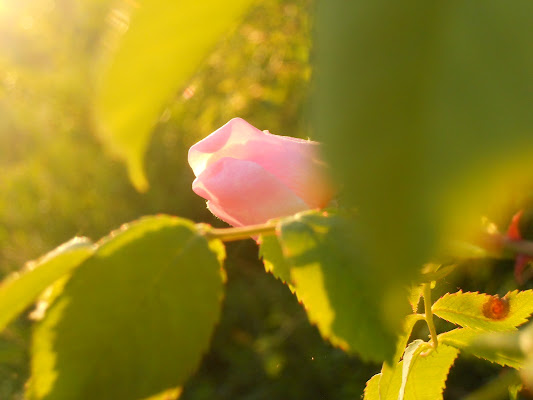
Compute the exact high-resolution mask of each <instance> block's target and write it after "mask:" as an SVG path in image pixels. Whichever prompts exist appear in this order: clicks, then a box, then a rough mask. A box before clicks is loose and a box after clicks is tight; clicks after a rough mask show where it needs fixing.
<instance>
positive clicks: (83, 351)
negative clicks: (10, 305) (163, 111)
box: [28, 216, 223, 400]
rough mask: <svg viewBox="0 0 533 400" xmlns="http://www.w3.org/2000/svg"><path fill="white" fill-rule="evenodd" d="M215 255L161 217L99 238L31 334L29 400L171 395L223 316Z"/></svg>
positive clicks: (181, 225)
mask: <svg viewBox="0 0 533 400" xmlns="http://www.w3.org/2000/svg"><path fill="white" fill-rule="evenodd" d="M216 247H218V248H219V249H223V247H222V246H216ZM213 248H215V246H209V244H208V242H207V241H206V240H205V238H204V237H203V236H201V235H200V234H198V233H197V231H196V228H195V226H194V225H193V224H192V223H191V222H189V221H186V220H182V219H178V218H173V217H167V216H158V217H147V218H143V219H141V220H139V221H137V222H134V223H132V224H130V225H126V226H124V227H123V228H121V230H120V231H117V232H113V233H112V234H111V235H110V236H108V237H107V238H105V239H104V241H103V244H102V245H101V246H100V247H99V248H98V250H97V252H96V253H95V254H94V256H93V257H91V258H90V259H88V260H87V261H86V262H85V263H84V264H83V265H81V266H80V267H79V268H78V269H77V270H76V272H75V273H74V274H73V275H72V277H71V279H70V280H69V281H68V282H67V284H66V286H65V288H64V289H63V292H62V293H61V295H60V296H59V297H58V298H57V299H56V300H55V301H54V303H53V304H52V306H51V307H50V309H49V310H48V312H47V313H46V317H45V319H44V320H43V321H41V322H40V323H39V324H38V325H37V327H36V329H35V331H34V337H33V339H34V340H33V359H32V378H31V384H30V387H29V392H28V394H29V398H31V399H54V400H61V399H65V400H67V399H68V400H70V399H74V398H75V399H80V400H81V399H101V400H105V399H125V400H126V399H140V398H146V397H150V396H153V395H155V394H157V393H161V392H164V391H167V390H172V389H176V390H177V389H178V387H179V386H181V385H182V384H183V383H184V381H185V379H187V378H188V377H189V376H190V375H191V373H192V372H193V371H194V370H195V368H196V367H197V365H198V363H199V361H200V358H201V356H202V353H203V352H204V351H205V350H206V349H207V346H208V343H209V339H210V337H211V334H212V332H213V328H214V324H215V323H216V321H217V320H218V318H219V315H220V303H221V300H222V295H223V292H222V289H223V288H222V280H223V277H222V274H221V271H220V263H219V259H221V258H222V254H216V253H214V252H213V251H211V250H210V249H213Z"/></svg>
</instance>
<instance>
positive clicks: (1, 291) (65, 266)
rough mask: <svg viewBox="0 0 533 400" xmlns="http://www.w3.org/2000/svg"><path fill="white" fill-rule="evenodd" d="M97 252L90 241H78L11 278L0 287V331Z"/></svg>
mask: <svg viewBox="0 0 533 400" xmlns="http://www.w3.org/2000/svg"><path fill="white" fill-rule="evenodd" d="M94 248H95V247H94V246H93V244H92V243H91V242H90V241H89V239H86V238H74V239H72V240H70V241H68V242H67V243H64V244H62V245H61V246H59V247H58V248H57V249H55V250H53V251H51V252H50V253H48V254H46V255H45V256H43V257H42V258H40V259H39V260H37V261H31V262H29V263H28V264H27V265H26V267H25V269H24V270H23V271H20V272H15V273H13V274H11V275H10V276H8V277H7V278H6V279H5V280H4V282H2V285H1V286H0V331H1V330H3V329H4V328H5V327H6V325H7V324H8V323H9V322H10V321H12V320H13V319H14V318H16V317H17V316H18V315H19V314H20V313H22V312H23V311H24V310H25V309H26V308H27V307H28V306H29V305H30V304H32V303H33V302H34V301H35V300H36V298H37V297H38V296H39V295H40V294H41V293H42V292H43V291H44V290H45V289H46V288H47V287H48V286H50V285H52V284H53V283H54V282H55V281H57V280H58V279H60V278H61V277H63V276H64V275H65V274H67V273H69V272H70V271H72V269H74V268H76V267H77V266H78V265H80V264H81V263H82V262H83V261H84V260H86V259H87V258H88V257H90V256H91V254H92V253H93V252H94Z"/></svg>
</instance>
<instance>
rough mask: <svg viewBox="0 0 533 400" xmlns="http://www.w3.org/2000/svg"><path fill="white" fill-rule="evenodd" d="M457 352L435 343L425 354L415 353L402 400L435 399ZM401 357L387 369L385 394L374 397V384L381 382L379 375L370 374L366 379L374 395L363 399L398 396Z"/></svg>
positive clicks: (395, 398)
mask: <svg viewBox="0 0 533 400" xmlns="http://www.w3.org/2000/svg"><path fill="white" fill-rule="evenodd" d="M458 354H459V350H457V349H455V348H453V347H449V346H446V345H439V347H438V348H437V349H435V350H433V351H432V352H431V353H429V355H427V356H418V357H416V358H415V359H414V360H413V362H412V363H411V365H410V368H409V374H408V376H407V381H406V382H405V393H404V397H403V399H404V400H439V399H442V392H443V390H444V387H445V382H446V378H447V377H448V372H449V370H450V368H451V366H452V365H453V362H454V361H455V358H456V357H457V355H458ZM402 370H403V361H400V362H399V363H398V364H396V365H395V367H394V368H393V369H392V371H391V379H390V383H389V390H388V391H387V393H386V394H385V395H383V393H382V394H381V397H376V390H377V389H376V386H381V382H379V379H378V378H377V377H379V376H380V375H381V374H378V375H375V376H373V377H372V379H371V381H369V382H368V383H367V387H368V386H370V389H369V390H368V391H369V393H370V394H372V396H374V397H369V398H368V399H367V397H366V391H365V400H374V399H380V400H398V399H399V398H400V397H399V395H400V390H401V388H402Z"/></svg>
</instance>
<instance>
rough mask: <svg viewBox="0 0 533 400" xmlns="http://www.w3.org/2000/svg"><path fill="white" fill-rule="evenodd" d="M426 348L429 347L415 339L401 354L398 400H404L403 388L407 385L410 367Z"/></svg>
mask: <svg viewBox="0 0 533 400" xmlns="http://www.w3.org/2000/svg"><path fill="white" fill-rule="evenodd" d="M428 346H429V345H428V344H427V343H426V342H424V341H423V340H420V339H416V340H414V341H412V342H411V343H410V344H409V346H407V348H406V349H405V353H403V360H402V384H401V385H400V392H399V393H398V400H403V399H404V396H405V388H406V385H407V379H408V378H409V373H410V372H411V367H412V366H413V365H414V364H415V362H416V360H417V357H418V356H419V354H420V352H421V350H423V349H427V348H428Z"/></svg>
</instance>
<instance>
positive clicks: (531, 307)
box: [432, 290, 533, 331]
mask: <svg viewBox="0 0 533 400" xmlns="http://www.w3.org/2000/svg"><path fill="white" fill-rule="evenodd" d="M432 310H433V313H434V314H435V315H437V316H439V317H440V318H443V319H445V320H447V321H450V322H452V323H454V324H457V325H460V326H463V327H470V328H475V329H483V330H488V331H511V330H516V327H518V326H520V325H522V324H524V323H526V322H527V320H528V318H529V316H530V315H531V314H532V313H533V290H526V291H521V292H519V291H518V290H515V291H513V292H509V293H507V295H505V297H503V298H502V299H500V298H498V297H495V296H490V295H488V294H482V293H471V292H467V293H463V292H462V291H459V292H457V293H452V294H450V293H447V294H445V295H444V296H443V297H441V298H440V299H438V300H437V301H436V302H435V303H434V304H433V307H432Z"/></svg>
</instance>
